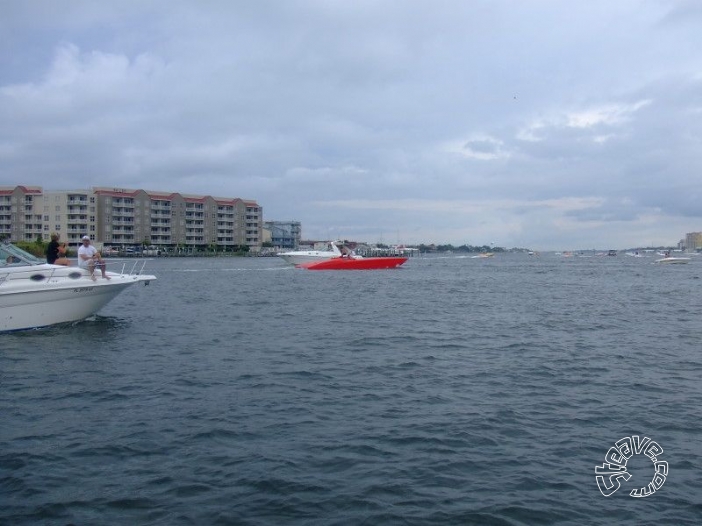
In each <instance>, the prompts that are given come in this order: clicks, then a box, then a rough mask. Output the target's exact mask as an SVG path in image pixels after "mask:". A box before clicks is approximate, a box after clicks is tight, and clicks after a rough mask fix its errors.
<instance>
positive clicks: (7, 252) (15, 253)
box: [0, 243, 44, 267]
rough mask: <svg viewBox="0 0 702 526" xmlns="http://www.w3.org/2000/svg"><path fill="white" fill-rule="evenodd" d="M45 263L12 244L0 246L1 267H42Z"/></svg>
mask: <svg viewBox="0 0 702 526" xmlns="http://www.w3.org/2000/svg"><path fill="white" fill-rule="evenodd" d="M42 263H44V261H42V260H41V259H38V258H36V257H34V256H32V255H31V254H30V253H29V252H25V251H24V250H22V249H21V248H18V247H16V246H15V245H11V244H10V243H2V244H0V267H10V266H21V265H40V264H42Z"/></svg>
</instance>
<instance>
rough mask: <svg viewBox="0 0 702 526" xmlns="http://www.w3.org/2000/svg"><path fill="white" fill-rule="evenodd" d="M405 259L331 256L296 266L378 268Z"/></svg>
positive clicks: (399, 263)
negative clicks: (330, 257) (331, 257)
mask: <svg viewBox="0 0 702 526" xmlns="http://www.w3.org/2000/svg"><path fill="white" fill-rule="evenodd" d="M407 259H408V258H406V257H387V258H385V257H381V258H358V259H354V258H333V259H326V260H324V261H320V262H312V263H303V264H302V265H298V267H299V268H306V269H307V270H380V269H388V268H397V267H399V266H400V265H402V264H403V263H404V262H405V261H407Z"/></svg>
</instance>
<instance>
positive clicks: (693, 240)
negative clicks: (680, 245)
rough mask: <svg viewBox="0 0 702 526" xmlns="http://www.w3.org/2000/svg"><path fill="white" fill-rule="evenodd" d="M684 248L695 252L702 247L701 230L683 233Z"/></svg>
mask: <svg viewBox="0 0 702 526" xmlns="http://www.w3.org/2000/svg"><path fill="white" fill-rule="evenodd" d="M685 249H686V250H687V251H688V252H696V251H698V250H700V249H702V232H690V233H688V234H685Z"/></svg>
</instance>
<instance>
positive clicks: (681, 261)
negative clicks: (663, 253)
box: [656, 257, 690, 265]
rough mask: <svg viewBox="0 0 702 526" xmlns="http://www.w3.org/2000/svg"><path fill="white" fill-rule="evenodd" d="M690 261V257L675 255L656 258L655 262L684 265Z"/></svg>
mask: <svg viewBox="0 0 702 526" xmlns="http://www.w3.org/2000/svg"><path fill="white" fill-rule="evenodd" d="M689 262H690V258H675V257H668V258H662V259H657V260H656V263H658V264H659V265H684V264H686V263H689Z"/></svg>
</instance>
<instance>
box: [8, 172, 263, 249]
mask: <svg viewBox="0 0 702 526" xmlns="http://www.w3.org/2000/svg"><path fill="white" fill-rule="evenodd" d="M262 226H263V210H262V209H261V207H260V206H259V205H258V204H257V203H256V202H255V201H252V200H248V199H240V198H238V197H212V196H203V195H190V194H179V193H173V192H154V191H147V190H132V189H125V188H103V187H94V188H91V189H90V190H75V191H45V190H43V189H42V188H41V187H39V186H16V187H0V237H6V238H9V239H10V240H11V241H32V240H35V239H37V238H38V237H41V238H42V239H43V240H48V239H49V236H50V234H51V232H58V233H59V234H60V235H61V237H62V239H64V240H65V241H68V242H69V243H78V242H79V241H80V238H81V237H82V236H84V235H86V234H87V235H89V236H90V237H91V238H92V239H93V240H94V241H95V243H96V244H97V245H100V246H103V245H109V246H117V247H125V246H130V245H151V246H158V247H162V248H176V247H185V248H205V247H212V246H216V247H218V249H220V250H222V249H237V248H240V247H243V246H246V247H248V248H249V250H251V251H259V250H260V248H261V243H262Z"/></svg>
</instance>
